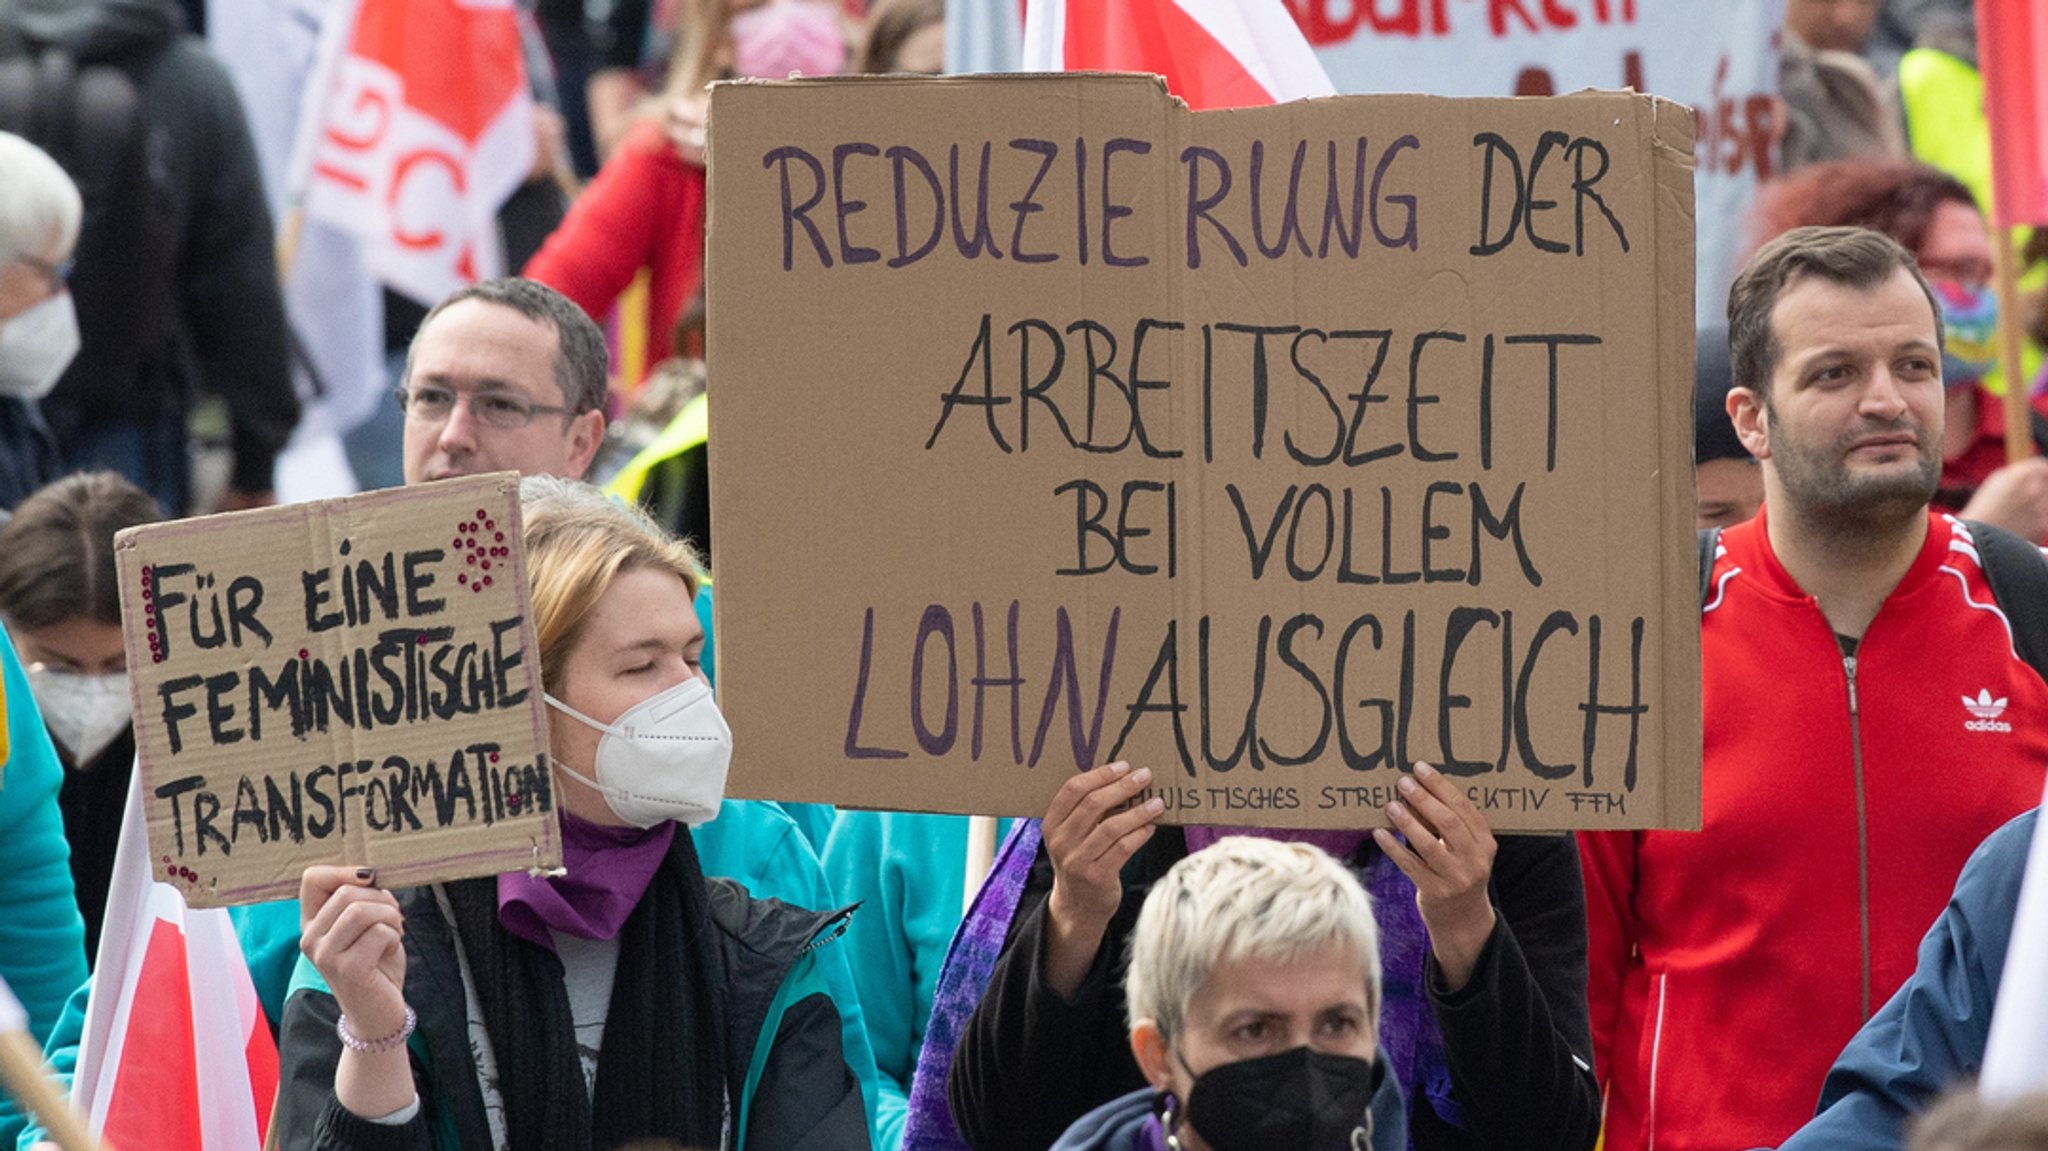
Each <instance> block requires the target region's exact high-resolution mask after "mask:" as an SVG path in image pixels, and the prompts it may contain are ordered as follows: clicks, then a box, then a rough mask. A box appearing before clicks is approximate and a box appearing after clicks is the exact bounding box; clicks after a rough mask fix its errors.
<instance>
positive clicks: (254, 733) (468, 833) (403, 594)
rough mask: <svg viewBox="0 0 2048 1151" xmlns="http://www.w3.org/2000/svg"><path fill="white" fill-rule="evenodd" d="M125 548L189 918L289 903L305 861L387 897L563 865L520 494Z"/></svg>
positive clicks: (198, 522)
mask: <svg viewBox="0 0 2048 1151" xmlns="http://www.w3.org/2000/svg"><path fill="white" fill-rule="evenodd" d="M115 551H116V555H117V557H118V560H119V569H120V573H121V617H122V619H121V623H122V630H123V633H124V638H125V640H126V643H127V649H128V667H129V669H130V675H129V678H130V682H131V685H132V689H133V691H134V695H135V736H136V751H137V755H138V757H139V766H140V770H141V772H142V782H143V789H142V790H143V800H144V802H145V803H146V804H147V805H148V818H149V843H150V856H151V862H152V864H153V865H154V867H153V870H154V871H155V873H156V875H157V877H158V878H159V879H162V880H163V881H164V882H166V883H170V884H172V885H174V886H177V887H178V888H179V889H181V890H182V891H183V892H184V893H185V898H186V900H187V901H188V902H190V903H191V904H193V905H194V906H199V907H214V906H220V905H223V904H235V903H251V902H256V901H259V900H265V899H278V898H285V897H290V896H295V895H296V894H297V893H298V888H299V874H300V872H302V871H304V870H305V868H306V867H308V866H310V865H312V864H316V863H347V864H350V865H355V866H367V867H375V868H376V869H377V871H378V878H379V882H381V883H383V884H384V885H386V886H392V887H398V886H406V885H409V884H415V883H423V882H429V881H433V880H441V879H458V878H463V877H467V876H474V875H489V874H492V873H495V872H501V871H510V870H515V869H520V868H527V867H552V866H555V865H557V864H559V863H560V861H561V838H560V832H559V828H558V826H557V823H556V817H555V815H554V795H553V789H552V786H551V782H552V781H551V779H550V776H549V767H548V762H547V747H548V743H547V726H546V719H545V717H544V716H543V715H542V695H541V688H540V670H539V657H538V654H537V651H536V648H535V646H534V637H533V628H532V625H531V622H530V621H529V619H528V611H527V595H526V572H525V553H524V550H523V549H522V548H521V546H520V539H519V478H518V477H517V476H516V475H514V474H512V473H510V472H502V473H497V474H493V475H488V476H477V477H473V478H468V479H461V480H450V481H447V482H444V483H437V484H429V485H425V486H421V487H409V488H399V489H393V490H391V491H383V492H374V493H371V494H368V495H360V496H351V497H349V498H347V499H338V500H328V501H325V502H322V503H314V504H295V505H291V506H287V507H280V508H273V509H267V510H264V511H255V512H239V513H235V514H232V515H221V516H208V517H205V518H203V519H195V520H182V521H177V522H172V523H164V524H153V525H150V526H147V527H140V528H131V529H129V530H128V531H124V532H122V533H121V534H120V535H119V536H118V537H117V539H116V543H115Z"/></svg>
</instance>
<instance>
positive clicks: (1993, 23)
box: [1977, 0, 2048, 228]
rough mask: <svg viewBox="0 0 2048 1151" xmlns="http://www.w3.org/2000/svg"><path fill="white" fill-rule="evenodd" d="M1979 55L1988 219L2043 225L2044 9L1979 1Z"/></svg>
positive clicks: (2047, 82)
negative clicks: (1987, 138)
mask: <svg viewBox="0 0 2048 1151" xmlns="http://www.w3.org/2000/svg"><path fill="white" fill-rule="evenodd" d="M1977 55H1978V66H1979V68H1980V69H1981V70H1982V72H1983V76H1984V118H1985V119H1986V120H1987V121H1989V122H1990V125H1991V210H1992V221H1993V223H1994V224H1996V225H1997V226H1998V227H2000V228H2011V227H2015V226H2018V225H2022V224H2048V75H2044V74H2043V70H2044V69H2048V8H2044V7H2043V6H2042V4H2041V0H1977Z"/></svg>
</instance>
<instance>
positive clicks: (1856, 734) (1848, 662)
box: [1842, 655, 1870, 1020]
mask: <svg viewBox="0 0 2048 1151" xmlns="http://www.w3.org/2000/svg"><path fill="white" fill-rule="evenodd" d="M1842 670H1843V671H1844V672H1846V673H1847V674H1848V677H1849V754H1850V757H1851V758H1852V760H1853V761H1854V763H1855V767H1856V911H1857V916H1858V921H1859V922H1858V926H1859V928H1860V930H1861V932H1862V943H1863V1000H1862V1003H1863V1011H1862V1015H1861V1016H1860V1017H1859V1019H1861V1020H1868V1019H1869V1018H1870V818H1869V804H1868V800H1867V797H1866V796H1865V795H1864V793H1863V723H1862V719H1861V718H1860V717H1859V715H1858V713H1857V708H1856V657H1855V656H1853V655H1845V656H1843V657H1842Z"/></svg>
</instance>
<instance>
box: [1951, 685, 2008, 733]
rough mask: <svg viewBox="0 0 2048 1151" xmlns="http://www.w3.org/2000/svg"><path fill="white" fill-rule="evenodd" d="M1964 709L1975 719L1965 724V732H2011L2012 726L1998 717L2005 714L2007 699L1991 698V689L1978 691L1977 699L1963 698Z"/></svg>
mask: <svg viewBox="0 0 2048 1151" xmlns="http://www.w3.org/2000/svg"><path fill="white" fill-rule="evenodd" d="M1963 708H1964V710H1966V711H1968V712H1969V713H1970V714H1971V715H1973V716H1975V717H1976V718H1975V719H1971V720H1967V721H1965V722H1964V724H1963V730H1964V731H2011V730H2012V725H2011V724H2009V723H2006V722H2004V721H2003V720H2001V719H1999V718H1998V717H1999V716H2001V715H2004V714H2005V699H2004V698H2003V697H2001V698H1998V699H1993V698H1991V689H1990V688H1979V689H1977V698H1975V699H1971V698H1970V697H1969V696H1967V695H1966V696H1964V697H1963Z"/></svg>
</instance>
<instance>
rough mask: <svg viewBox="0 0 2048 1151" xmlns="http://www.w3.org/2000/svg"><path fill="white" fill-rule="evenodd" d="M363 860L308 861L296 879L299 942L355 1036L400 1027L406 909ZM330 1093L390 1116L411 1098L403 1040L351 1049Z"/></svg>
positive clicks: (361, 1110) (362, 1111)
mask: <svg viewBox="0 0 2048 1151" xmlns="http://www.w3.org/2000/svg"><path fill="white" fill-rule="evenodd" d="M376 875H377V873H376V872H374V871H372V870H370V869H369V868H367V867H364V868H348V867H309V868H307V869H306V874H305V876H304V877H303V878H302V879H301V880H300V882H299V927H300V937H299V949H300V950H301V951H303V952H305V953H306V958H307V959H309V960H311V961H312V963H313V966H314V967H315V968H316V969H318V970H319V972H320V977H321V978H323V979H325V980H326V981H327V987H328V990H330V991H332V992H333V993H334V1001H335V1002H336V1003H337V1004H339V1005H340V1007H341V1014H342V1020H343V1022H344V1024H345V1025H346V1026H347V1027H348V1029H349V1031H350V1032H352V1033H354V1034H355V1035H357V1036H358V1037H362V1038H367V1039H372V1040H375V1039H380V1038H383V1037H384V1036H388V1035H396V1034H398V1033H399V1032H400V1031H401V1030H403V1029H404V1027H405V1012H406V1006H405V916H404V915H403V914H402V913H401V912H400V911H399V910H398V900H397V899H396V898H395V897H393V896H392V894H391V893H390V892H388V891H384V890H382V889H380V888H378V887H376V886H374V884H375V881H376ZM334 1090H335V1097H336V1098H338V1099H340V1100H341V1105H342V1106H344V1107H346V1108H348V1109H349V1110H350V1111H353V1112H355V1113H356V1114H358V1115H363V1116H368V1117H372V1118H374V1117H378V1116H383V1115H389V1114H391V1113H392V1112H394V1111H397V1110H399V1109H400V1108H402V1107H404V1106H405V1105H406V1104H408V1103H410V1102H412V1096H413V1085H412V1072H411V1067H410V1064H409V1062H408V1057H407V1055H406V1053H405V1045H404V1044H402V1043H401V1044H396V1045H394V1046H392V1047H391V1048H390V1049H389V1050H386V1051H376V1052H366V1051H355V1050H348V1051H344V1052H343V1055H342V1064H341V1066H340V1067H339V1068H337V1070H336V1074H335V1081H334Z"/></svg>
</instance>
